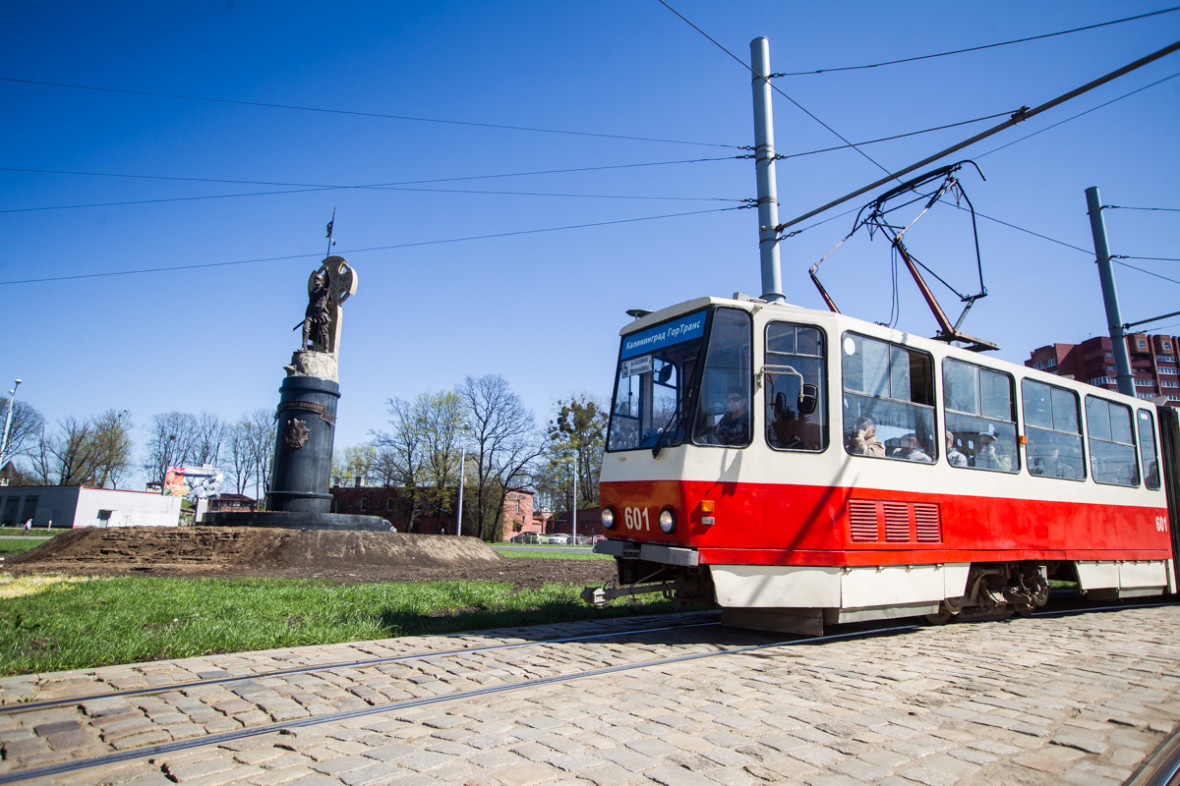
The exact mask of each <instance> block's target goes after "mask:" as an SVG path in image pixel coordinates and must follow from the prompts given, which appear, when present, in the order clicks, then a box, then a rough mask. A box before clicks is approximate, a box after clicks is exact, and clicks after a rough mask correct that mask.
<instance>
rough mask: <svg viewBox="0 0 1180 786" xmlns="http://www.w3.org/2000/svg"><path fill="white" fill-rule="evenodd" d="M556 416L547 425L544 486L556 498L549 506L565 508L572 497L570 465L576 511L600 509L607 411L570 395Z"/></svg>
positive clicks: (597, 403)
mask: <svg viewBox="0 0 1180 786" xmlns="http://www.w3.org/2000/svg"><path fill="white" fill-rule="evenodd" d="M557 407H558V410H557V415H556V417H554V418H553V420H551V421H550V422H549V428H548V431H547V434H548V437H549V452H550V455H549V457H548V460H547V462H546V465H545V469H544V474H545V476H546V479H545V481H544V482H543V483H542V484H541V485H543V486H545V491H546V492H547V493H548V494H552V495H554V496H555V497H556V498H555V499H551V500H550V501H549V503H550V504H551V505H553V507H554V508H555V509H556V508H558V507H560V506H561V505H562V501H564V504H566V505H568V504H569V503H570V499H571V497H572V493H573V489H572V488H571V486H572V485H573V477H572V472H571V469H572V467H571V465H575V464H576V466H577V475H578V500H577V504H578V507H595V506H597V505H599V504H600V503H599V499H598V476H599V475H600V474H601V473H602V451H603V448H604V447H605V445H606V427H607V422H608V421H609V419H610V418H609V414H608V413H607V408H606V407H604V406H602V404H601V402H600V401H599V400H598V399H596V398H595V397H593V396H591V395H589V394H587V393H577V394H574V395H571V396H570V397H569V399H568V400H565V401H558V402H557Z"/></svg>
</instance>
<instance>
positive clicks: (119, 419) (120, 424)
mask: <svg viewBox="0 0 1180 786" xmlns="http://www.w3.org/2000/svg"><path fill="white" fill-rule="evenodd" d="M93 425H94V432H93V436H92V437H91V439H92V450H91V460H92V462H93V465H94V470H93V477H94V484H95V485H96V486H98V487H99V488H106V485H107V483H108V482H109V483H110V484H111V488H118V487H119V481H121V480H123V479H125V478H126V475H127V470H128V469H130V467H131V448H132V443H131V413H129V412H128V411H127V410H125V409H121V410H115V409H108V410H107V411H106V412H104V413H102V414H101V415H99V416H98V417H97V418H95V420H94V424H93Z"/></svg>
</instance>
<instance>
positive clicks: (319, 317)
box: [300, 268, 336, 352]
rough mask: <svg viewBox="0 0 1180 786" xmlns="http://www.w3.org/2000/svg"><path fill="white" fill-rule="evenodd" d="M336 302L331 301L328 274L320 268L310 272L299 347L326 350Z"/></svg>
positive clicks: (319, 350)
mask: <svg viewBox="0 0 1180 786" xmlns="http://www.w3.org/2000/svg"><path fill="white" fill-rule="evenodd" d="M335 308H336V304H335V303H333V302H332V291H331V288H330V287H329V286H328V274H327V271H326V270H324V269H322V268H321V269H320V270H317V271H315V272H314V273H312V274H311V280H310V281H309V282H308V303H307V312H306V313H305V314H304V316H303V343H302V344H300V348H301V349H311V350H314V351H317V352H328V351H330V350H329V348H328V341H329V339H328V328H329V326H330V325H331V323H332V316H333V311H334V310H335Z"/></svg>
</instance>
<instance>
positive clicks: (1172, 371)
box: [1024, 333, 1180, 407]
mask: <svg viewBox="0 0 1180 786" xmlns="http://www.w3.org/2000/svg"><path fill="white" fill-rule="evenodd" d="M1126 340H1127V353H1128V355H1129V356H1130V360H1131V373H1132V374H1133V375H1134V377H1135V395H1136V396H1137V397H1139V398H1142V399H1147V400H1151V399H1155V398H1158V397H1160V396H1164V397H1166V398H1167V399H1168V405H1169V406H1173V407H1180V363H1177V361H1176V358H1177V356H1178V352H1177V342H1178V341H1180V339H1178V338H1177V337H1175V336H1156V335H1150V334H1147V333H1134V334H1130V335H1128V336H1127V337H1126ZM1024 365H1026V366H1029V367H1031V368H1036V369H1040V370H1042V371H1047V372H1049V373H1050V374H1057V375H1058V376H1062V377H1071V378H1073V379H1076V380H1080V381H1082V382H1088V383H1090V384H1091V385H1094V386H1096V387H1100V388H1105V389H1106V390H1114V391H1117V390H1118V379H1117V372H1116V371H1115V366H1114V352H1113V351H1112V344H1111V343H1110V337H1109V336H1095V337H1094V338H1089V339H1086V340H1085V341H1083V342H1082V343H1080V344H1050V345H1049V346H1045V347H1039V348H1038V349H1034V350H1033V351H1032V353H1031V354H1030V355H1029V358H1028V360H1026V361H1024Z"/></svg>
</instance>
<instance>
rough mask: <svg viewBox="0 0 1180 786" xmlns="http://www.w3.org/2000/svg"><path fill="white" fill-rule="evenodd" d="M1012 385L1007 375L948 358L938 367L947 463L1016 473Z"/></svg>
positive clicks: (1016, 452)
mask: <svg viewBox="0 0 1180 786" xmlns="http://www.w3.org/2000/svg"><path fill="white" fill-rule="evenodd" d="M1014 393H1015V383H1014V381H1013V379H1012V377H1011V375H1009V374H1004V373H1001V372H999V371H993V370H992V369H989V368H983V367H982V366H976V365H974V364H972V363H964V362H963V361H961V360H954V359H952V358H947V359H946V360H944V361H943V363H942V396H943V407H944V409H945V419H946V434H945V435H944V436H945V438H946V444H947V455H946V460H947V461H948V462H949V463H950V464H951V465H952V466H955V467H969V468H971V469H986V470H991V471H993V472H1016V471H1017V470H1018V469H1020V453H1019V452H1018V451H1017V449H1016V407H1015V395H1014Z"/></svg>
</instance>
